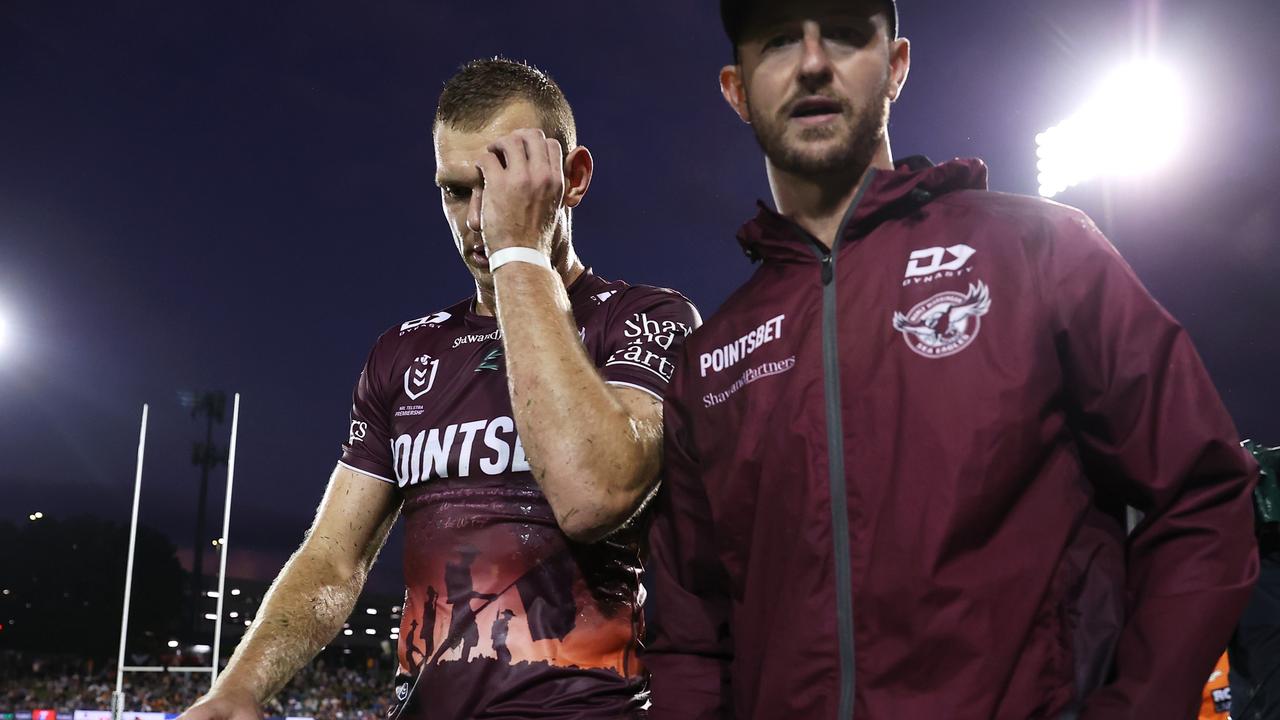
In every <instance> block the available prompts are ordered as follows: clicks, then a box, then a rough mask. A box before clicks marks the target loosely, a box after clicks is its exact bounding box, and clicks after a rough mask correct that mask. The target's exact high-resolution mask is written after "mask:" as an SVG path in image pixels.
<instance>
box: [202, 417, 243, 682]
mask: <svg viewBox="0 0 1280 720" xmlns="http://www.w3.org/2000/svg"><path fill="white" fill-rule="evenodd" d="M239 427H240V393H236V397H235V403H234V404H233V405H232V407H231V447H230V449H229V450H228V451H227V499H226V507H225V508H224V509H223V511H222V542H220V543H218V557H219V558H220V559H219V561H218V598H217V599H218V609H217V611H216V612H217V616H218V617H217V619H216V620H214V623H213V668H212V670H213V672H212V673H211V679H210V680H209V687H213V684H214V683H216V682H217V681H218V658H219V655H220V652H221V650H222V599H223V596H224V595H225V594H226V592H227V540H228V538H229V537H230V535H231V489H232V486H233V484H234V482H235V477H236V434H237V430H238V429H239Z"/></svg>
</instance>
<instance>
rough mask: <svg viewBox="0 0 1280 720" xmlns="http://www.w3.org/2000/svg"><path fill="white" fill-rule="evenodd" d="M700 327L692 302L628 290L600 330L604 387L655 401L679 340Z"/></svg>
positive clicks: (667, 292) (671, 370) (654, 290)
mask: <svg viewBox="0 0 1280 720" xmlns="http://www.w3.org/2000/svg"><path fill="white" fill-rule="evenodd" d="M701 324H702V317H701V316H699V315H698V310H697V308H695V307H694V306H693V303H691V302H689V301H688V300H687V299H685V297H684V296H682V295H680V294H679V293H677V292H673V291H671V290H660V289H657V288H640V287H636V288H631V289H630V290H628V291H627V292H626V293H625V294H624V296H623V297H622V298H621V302H620V305H619V308H618V309H617V310H616V311H615V314H614V316H613V321H612V323H611V324H610V326H609V327H608V328H606V330H605V355H606V358H607V359H606V360H605V362H604V366H603V367H601V368H600V373H601V374H602V375H603V376H604V380H605V382H607V383H609V384H610V385H617V386H620V387H629V388H633V389H636V390H642V391H644V392H647V393H649V394H650V395H652V396H654V397H655V398H657V399H658V400H661V399H662V398H663V396H664V395H665V394H666V390H667V385H668V384H669V383H670V382H671V377H672V374H673V373H674V372H675V362H676V357H678V356H679V354H680V348H681V347H683V346H684V339H685V338H686V337H688V336H689V333H691V332H693V331H694V330H696V329H697V328H698V326H699V325H701Z"/></svg>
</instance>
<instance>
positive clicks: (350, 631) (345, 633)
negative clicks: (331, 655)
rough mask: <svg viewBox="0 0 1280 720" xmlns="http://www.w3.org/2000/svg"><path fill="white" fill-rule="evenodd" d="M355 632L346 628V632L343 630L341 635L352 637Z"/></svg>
mask: <svg viewBox="0 0 1280 720" xmlns="http://www.w3.org/2000/svg"><path fill="white" fill-rule="evenodd" d="M355 632H356V631H355V630H352V629H351V628H347V629H346V630H343V631H342V634H343V635H354V634H355Z"/></svg>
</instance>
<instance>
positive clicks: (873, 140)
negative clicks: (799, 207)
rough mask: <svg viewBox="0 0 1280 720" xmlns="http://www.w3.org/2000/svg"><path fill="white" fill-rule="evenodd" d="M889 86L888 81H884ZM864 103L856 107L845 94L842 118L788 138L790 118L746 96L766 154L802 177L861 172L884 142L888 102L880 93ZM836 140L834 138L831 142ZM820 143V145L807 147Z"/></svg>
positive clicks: (778, 164) (802, 130) (782, 167)
mask: <svg viewBox="0 0 1280 720" xmlns="http://www.w3.org/2000/svg"><path fill="white" fill-rule="evenodd" d="M885 83H886V87H887V85H888V79H887V78H886V80H885ZM874 97H875V98H877V99H876V100H872V101H871V102H870V103H868V104H867V105H866V106H865V107H862V108H859V109H857V110H855V109H854V108H852V107H851V106H850V104H849V102H848V101H847V100H845V99H843V98H833V99H835V100H837V101H838V102H839V103H840V106H841V108H842V112H841V116H842V118H843V121H842V122H841V121H837V122H835V123H833V124H831V125H828V126H826V127H807V128H800V129H799V130H798V131H796V132H794V133H793V137H787V131H788V127H787V125H788V123H787V120H788V118H787V117H780V116H777V115H773V114H770V113H766V112H763V111H761V110H760V108H756V107H754V106H753V105H752V103H751V98H750V97H749V96H748V98H747V106H748V107H749V108H750V110H751V117H752V119H753V122H752V124H751V128H752V130H753V131H754V133H755V136H756V142H757V143H758V144H759V145H760V149H761V150H763V151H764V154H765V157H767V158H769V161H770V162H771V163H773V165H774V166H775V167H777V168H778V169H780V170H782V171H784V172H787V173H791V174H793V175H800V176H821V175H832V174H845V173H854V172H856V174H857V175H861V174H862V173H863V172H864V171H865V170H866V169H867V167H868V166H870V165H871V160H872V158H873V157H874V156H875V153H876V150H877V149H878V148H879V147H880V143H881V141H883V140H884V134H885V121H886V120H887V119H888V117H889V102H888V100H887V99H885V100H881V99H880V98H884V97H885V96H884V93H883V92H880V93H877V94H876V95H875V96H874ZM833 141H834V142H833ZM816 143H821V145H820V147H809V146H811V145H813V144H816Z"/></svg>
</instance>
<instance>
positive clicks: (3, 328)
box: [0, 308, 10, 352]
mask: <svg viewBox="0 0 1280 720" xmlns="http://www.w3.org/2000/svg"><path fill="white" fill-rule="evenodd" d="M9 335H10V330H9V318H8V317H6V316H5V312H4V310H3V309H2V308H0V352H3V351H4V350H5V348H6V347H8V345H9Z"/></svg>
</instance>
